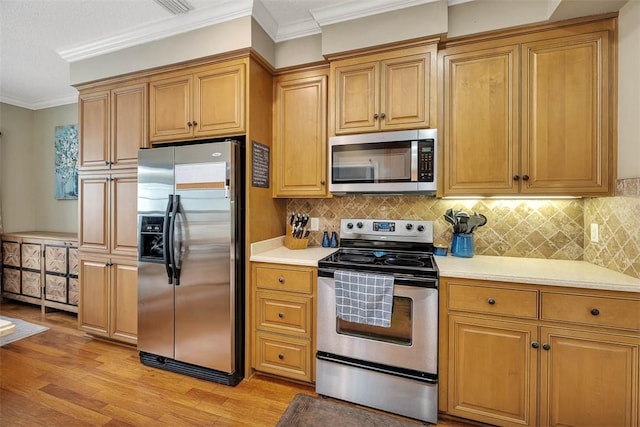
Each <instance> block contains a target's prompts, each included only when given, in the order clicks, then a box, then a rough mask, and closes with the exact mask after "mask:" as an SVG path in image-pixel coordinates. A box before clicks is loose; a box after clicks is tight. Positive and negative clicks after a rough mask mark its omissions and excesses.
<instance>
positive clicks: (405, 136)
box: [329, 129, 438, 194]
mask: <svg viewBox="0 0 640 427" xmlns="http://www.w3.org/2000/svg"><path fill="white" fill-rule="evenodd" d="M329 150H330V153H329V191H331V192H332V193H334V194H341V193H424V194H435V192H436V189H437V159H438V156H437V150H438V131H437V130H436V129H416V130H405V131H395V132H376V133H367V134H358V135H343V136H334V137H331V138H329Z"/></svg>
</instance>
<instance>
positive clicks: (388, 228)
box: [340, 218, 433, 243]
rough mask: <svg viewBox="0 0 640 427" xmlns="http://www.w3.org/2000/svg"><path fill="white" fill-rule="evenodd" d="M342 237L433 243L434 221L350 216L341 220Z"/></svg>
mask: <svg viewBox="0 0 640 427" xmlns="http://www.w3.org/2000/svg"><path fill="white" fill-rule="evenodd" d="M340 234H341V238H342V239H345V238H346V239H349V238H352V239H371V240H397V241H414V242H426V243H433V221H420V220H387V219H357V218H348V219H342V220H341V221H340Z"/></svg>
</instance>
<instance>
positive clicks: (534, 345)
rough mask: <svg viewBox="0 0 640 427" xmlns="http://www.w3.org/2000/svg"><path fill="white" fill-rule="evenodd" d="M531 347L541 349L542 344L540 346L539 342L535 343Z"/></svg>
mask: <svg viewBox="0 0 640 427" xmlns="http://www.w3.org/2000/svg"><path fill="white" fill-rule="evenodd" d="M531 347H533V348H540V344H538V343H537V342H535V341H534V342H532V343H531Z"/></svg>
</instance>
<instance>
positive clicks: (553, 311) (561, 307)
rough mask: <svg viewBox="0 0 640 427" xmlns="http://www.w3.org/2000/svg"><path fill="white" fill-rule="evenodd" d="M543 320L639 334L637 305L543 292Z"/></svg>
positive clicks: (638, 302)
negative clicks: (628, 330)
mask: <svg viewBox="0 0 640 427" xmlns="http://www.w3.org/2000/svg"><path fill="white" fill-rule="evenodd" d="M541 317H542V319H543V320H556V321H564V322H573V323H582V324H587V325H594V326H607V327H612V328H624V329H633V330H640V301H634V300H628V299H621V298H608V297H597V296H591V295H570V294H560V293H553V292H542V300H541Z"/></svg>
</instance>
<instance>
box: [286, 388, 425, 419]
mask: <svg viewBox="0 0 640 427" xmlns="http://www.w3.org/2000/svg"><path fill="white" fill-rule="evenodd" d="M421 424H422V423H420V422H418V421H415V422H412V421H409V420H403V419H400V418H395V417H392V416H390V415H385V414H381V413H379V412H373V411H369V410H367V409H362V408H358V407H355V406H350V405H348V404H346V403H339V402H336V401H334V400H331V399H323V398H321V397H312V396H309V395H306V394H297V395H296V397H294V398H293V401H292V402H291V403H290V404H289V407H288V408H287V410H286V411H285V412H284V414H283V415H282V417H281V418H280V421H278V424H277V427H297V426H300V427H303V426H304V427H320V426H322V427H325V426H334V427H337V426H340V427H363V426H366V427H409V426H411V427H416V426H417V425H421Z"/></svg>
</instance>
